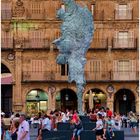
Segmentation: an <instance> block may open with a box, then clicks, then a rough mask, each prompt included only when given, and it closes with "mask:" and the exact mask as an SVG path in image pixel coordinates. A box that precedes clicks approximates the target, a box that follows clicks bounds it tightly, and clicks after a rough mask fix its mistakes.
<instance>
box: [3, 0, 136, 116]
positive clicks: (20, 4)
mask: <svg viewBox="0 0 140 140" xmlns="http://www.w3.org/2000/svg"><path fill="white" fill-rule="evenodd" d="M76 2H77V3H79V4H80V5H81V6H87V7H88V8H89V10H90V11H91V12H92V14H93V18H94V37H93V41H92V43H91V47H90V49H89V51H88V52H87V56H86V57H87V64H86V67H85V77H86V87H85V90H84V91H83V101H82V102H83V110H84V111H87V110H89V109H92V108H99V107H101V106H104V107H109V108H110V109H111V110H113V111H115V112H118V113H121V114H126V113H127V112H129V111H130V110H132V111H134V112H137V113H138V112H139V108H138V107H139V93H138V92H139V90H138V88H139V85H138V81H139V69H138V61H139V60H138V57H139V56H138V55H139V54H138V48H139V47H138V45H139V44H138V36H139V34H138V28H139V27H138V24H139V21H138V0H76ZM60 7H62V8H65V7H64V4H63V3H62V2H61V1H60V0H2V1H1V73H2V80H1V84H2V90H1V107H2V111H5V112H10V111H14V112H17V111H20V112H26V113H27V114H29V115H30V114H35V113H37V112H39V111H50V110H54V109H63V110H65V109H67V108H68V109H77V95H76V86H75V83H68V80H67V78H68V77H67V74H68V66H67V65H58V64H56V56H57V55H58V50H57V48H56V46H54V45H53V44H52V41H53V40H54V39H56V38H58V37H59V36H60V34H61V33H60V24H61V21H59V20H58V19H57V18H56V11H57V10H58V9H59V8H60Z"/></svg>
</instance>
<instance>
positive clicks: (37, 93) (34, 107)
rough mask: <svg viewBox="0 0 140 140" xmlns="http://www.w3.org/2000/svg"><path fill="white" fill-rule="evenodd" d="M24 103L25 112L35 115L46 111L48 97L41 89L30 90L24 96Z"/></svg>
mask: <svg viewBox="0 0 140 140" xmlns="http://www.w3.org/2000/svg"><path fill="white" fill-rule="evenodd" d="M25 100H26V101H25V102H26V109H25V110H26V112H27V113H28V114H29V115H31V114H37V113H38V112H41V111H44V112H47V110H48V106H49V104H48V101H49V95H48V93H47V92H46V91H45V90H43V89H41V88H31V89H30V90H29V89H28V91H27V92H26V94H25Z"/></svg>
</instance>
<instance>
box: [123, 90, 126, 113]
mask: <svg viewBox="0 0 140 140" xmlns="http://www.w3.org/2000/svg"><path fill="white" fill-rule="evenodd" d="M123 92H124V94H123V101H124V109H125V115H126V114H127V106H126V100H127V95H126V93H125V89H123Z"/></svg>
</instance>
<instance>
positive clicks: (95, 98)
mask: <svg viewBox="0 0 140 140" xmlns="http://www.w3.org/2000/svg"><path fill="white" fill-rule="evenodd" d="M93 99H94V101H96V100H98V96H97V95H96V92H95V95H94V96H93Z"/></svg>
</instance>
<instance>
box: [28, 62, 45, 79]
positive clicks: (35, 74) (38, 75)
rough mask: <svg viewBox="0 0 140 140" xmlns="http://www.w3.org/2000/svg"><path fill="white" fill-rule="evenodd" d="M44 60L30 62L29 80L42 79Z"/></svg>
mask: <svg viewBox="0 0 140 140" xmlns="http://www.w3.org/2000/svg"><path fill="white" fill-rule="evenodd" d="M44 70H45V65H44V60H31V71H30V75H31V80H43V79H44V78H45V77H44V74H45V73H44Z"/></svg>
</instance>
